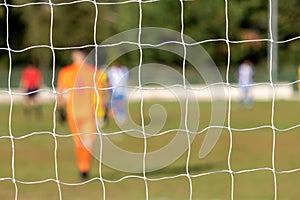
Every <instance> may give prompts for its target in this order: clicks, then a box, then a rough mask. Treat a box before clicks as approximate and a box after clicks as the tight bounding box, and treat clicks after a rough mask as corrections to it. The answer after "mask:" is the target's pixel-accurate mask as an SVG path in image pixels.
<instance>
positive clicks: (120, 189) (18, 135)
mask: <svg viewBox="0 0 300 200" xmlns="http://www.w3.org/2000/svg"><path fill="white" fill-rule="evenodd" d="M153 103H154V102H145V106H144V110H145V123H146V124H147V123H148V122H149V118H148V116H147V115H146V113H147V112H146V111H147V109H148V108H149V107H150V106H151V105H152V104H153ZM155 103H157V102H155ZM160 104H161V105H163V106H164V108H165V109H166V111H167V113H168V114H169V115H168V118H167V121H166V124H165V126H164V128H163V131H164V130H168V129H173V128H176V126H177V124H178V120H179V118H178V115H177V113H178V112H180V110H179V109H178V104H177V103H172V102H169V103H166V102H160ZM199 106H200V112H201V122H200V127H199V130H201V129H203V128H205V127H207V126H209V121H210V106H211V105H210V103H209V102H201V103H199ZM130 107H131V108H130V109H131V116H132V118H133V120H134V121H135V122H136V123H137V124H140V123H141V122H140V121H141V117H140V105H139V103H133V104H131V106H130ZM53 109H54V104H49V105H43V116H42V117H38V118H37V117H36V116H35V115H34V113H32V114H31V115H28V116H25V115H24V113H23V107H22V105H20V104H14V105H13V106H12V112H11V115H10V105H1V106H0V113H1V115H0V136H1V138H0V199H15V195H16V194H17V197H18V199H20V200H27V199H28V200H29V199H30V200H31V199H46V200H48V199H49V200H50V199H51V200H52V199H59V198H60V196H59V194H61V195H62V196H61V197H62V199H72V200H74V199H102V198H103V197H104V196H105V197H106V199H146V195H148V197H149V199H188V198H189V197H190V195H192V198H193V199H230V198H231V195H232V194H233V197H234V199H274V197H275V194H276V195H277V198H278V199H297V197H299V196H300V190H299V189H298V186H299V184H300V171H297V170H295V169H299V168H300V159H299V155H300V148H299V146H300V134H299V132H300V127H298V124H300V118H299V113H300V103H299V102H296V101H291V102H290V101H278V102H275V104H274V110H273V112H272V102H255V105H254V107H253V108H252V109H245V108H243V107H241V106H240V105H239V104H237V103H235V102H232V104H231V110H230V112H229V115H228V113H227V115H226V119H225V124H224V126H225V128H224V129H222V134H221V137H220V139H219V140H218V142H217V144H216V146H215V147H214V149H213V151H212V152H211V153H210V154H209V155H208V156H206V157H205V158H204V159H199V158H198V152H199V149H200V146H201V144H202V142H203V139H204V136H205V132H204V133H202V134H199V135H196V137H195V140H194V141H193V143H192V144H191V148H190V150H191V151H190V155H189V157H188V152H185V153H184V154H183V155H182V156H181V157H180V158H179V159H178V160H176V161H175V162H174V163H172V164H171V165H169V166H167V167H165V168H163V169H160V170H157V171H154V172H149V173H146V174H145V176H146V177H147V181H145V180H144V177H143V176H144V174H130V173H125V172H120V171H117V170H115V169H112V168H109V167H107V166H105V165H101V167H102V171H101V174H102V178H103V180H104V182H103V183H104V185H103V184H102V182H101V181H100V180H97V179H95V180H93V181H89V182H85V183H82V182H81V181H80V179H79V174H78V169H77V166H76V162H75V157H74V152H73V141H72V138H71V137H56V138H54V136H53V135H52V134H51V133H53V132H54V131H55V132H56V133H57V134H60V135H62V136H64V135H67V134H68V133H69V132H68V126H67V124H60V123H59V122H54V121H53ZM10 116H11V118H10ZM10 119H11V120H10ZM229 127H230V128H229ZM272 127H273V128H274V127H275V128H276V130H273V129H272ZM118 130H119V128H118V127H117V126H116V124H115V123H114V122H113V120H110V123H109V125H108V126H107V127H105V129H104V131H105V132H107V133H109V132H114V131H118ZM35 133H39V134H35ZM10 134H12V135H13V136H14V137H15V139H14V140H13V145H14V146H13V148H12V142H11V139H10V138H9V137H3V136H9V135H10ZM173 134H174V133H172V132H170V133H168V134H165V135H163V136H159V137H154V138H151V139H149V141H147V147H148V148H149V151H151V150H152V149H153V150H154V149H158V148H160V147H162V146H164V145H165V144H167V143H168V142H169V141H170V140H171V139H172V138H173V136H174V135H173ZM119 137H120V135H119ZM111 139H112V141H114V142H115V143H116V144H117V145H118V146H120V147H122V148H124V149H127V150H128V151H133V152H143V145H144V143H143V140H142V139H137V138H131V137H129V136H128V135H127V136H122V139H120V138H118V135H115V136H112V137H111ZM273 142H274V143H273ZM56 144H57V154H55V146H56ZM273 144H274V145H275V150H274V157H272V155H273ZM230 150H231V151H230ZM13 156H14V162H12V158H13ZM55 156H56V159H55ZM188 158H189V159H188ZM55 163H57V174H58V178H59V181H60V184H59V186H60V187H58V184H57V183H56V182H55V181H53V179H56V177H55V176H56V173H55V171H56V168H55V166H56V165H55ZM272 169H275V170H276V176H274V173H273V171H272ZM187 172H188V175H187ZM230 172H231V173H230ZM13 173H14V176H15V177H14V178H15V179H16V184H14V183H13V181H12V180H11V179H12V176H13ZM97 177H98V178H99V161H98V160H97V159H94V160H93V166H92V170H91V176H90V178H91V179H93V178H97ZM275 183H276V184H275ZM146 188H147V189H146ZM59 190H60V191H61V192H59ZM146 191H148V192H146Z"/></svg>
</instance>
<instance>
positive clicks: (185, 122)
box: [179, 0, 193, 199]
mask: <svg viewBox="0 0 300 200" xmlns="http://www.w3.org/2000/svg"><path fill="white" fill-rule="evenodd" d="M179 1H180V22H181V30H180V36H181V43H182V47H183V60H182V81H183V88H184V90H185V94H186V96H185V114H184V126H185V132H186V135H187V142H188V149H187V158H186V165H185V171H186V176H187V178H188V181H189V189H190V191H189V199H192V197H193V183H192V179H191V176H190V173H189V162H190V156H191V139H190V135H189V128H188V107H189V98H188V94H187V87H186V76H185V70H186V54H187V52H186V44H185V41H184V3H183V0H179Z"/></svg>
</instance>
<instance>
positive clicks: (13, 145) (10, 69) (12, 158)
mask: <svg viewBox="0 0 300 200" xmlns="http://www.w3.org/2000/svg"><path fill="white" fill-rule="evenodd" d="M4 6H5V9H6V46H7V49H8V57H9V69H8V83H7V84H8V94H9V96H10V108H9V119H8V132H9V136H10V141H11V151H12V152H11V176H12V182H13V184H14V187H15V200H17V199H18V185H17V183H16V177H15V141H14V136H13V133H12V128H11V122H12V109H13V103H14V101H13V95H12V92H11V71H12V57H11V48H10V45H9V21H8V18H9V7H8V5H7V4H6V0H4Z"/></svg>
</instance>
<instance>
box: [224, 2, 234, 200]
mask: <svg viewBox="0 0 300 200" xmlns="http://www.w3.org/2000/svg"><path fill="white" fill-rule="evenodd" d="M225 37H226V45H227V54H228V56H227V67H226V86H227V92H228V115H227V130H228V132H229V150H228V157H227V166H228V171H229V173H230V178H231V186H230V187H231V190H230V198H231V199H233V198H234V175H233V172H232V169H231V153H232V144H233V135H232V130H231V89H230V83H229V70H230V57H231V51H230V40H229V20H228V1H227V0H225Z"/></svg>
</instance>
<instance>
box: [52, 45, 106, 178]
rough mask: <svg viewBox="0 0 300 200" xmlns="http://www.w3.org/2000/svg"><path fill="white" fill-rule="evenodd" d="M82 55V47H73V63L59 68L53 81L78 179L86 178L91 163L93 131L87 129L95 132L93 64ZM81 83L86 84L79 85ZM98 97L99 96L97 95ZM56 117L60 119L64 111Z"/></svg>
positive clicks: (99, 106) (94, 136) (94, 137)
mask: <svg viewBox="0 0 300 200" xmlns="http://www.w3.org/2000/svg"><path fill="white" fill-rule="evenodd" d="M85 57H86V54H85V53H84V52H83V51H80V50H74V51H73V52H72V61H73V63H72V64H70V65H68V66H65V67H63V68H62V69H61V70H60V72H59V74H58V81H57V87H58V91H59V92H60V93H61V94H60V95H58V110H59V113H64V111H63V109H64V107H65V105H66V119H67V121H68V124H69V127H70V131H71V133H72V134H74V136H73V139H74V142H75V155H76V159H77V163H78V167H79V171H80V174H81V178H82V180H86V179H87V178H88V172H89V170H90V167H91V161H92V160H91V158H92V155H91V151H92V148H93V144H94V141H95V139H96V135H95V134H91V133H96V132H97V127H96V121H95V104H94V102H93V101H94V99H95V96H96V92H95V90H94V88H93V86H94V72H95V68H94V67H92V66H90V65H88V64H86V63H85V61H84V60H85ZM85 86H88V87H89V88H82V87H85ZM70 88H79V89H77V90H72V89H70ZM68 90H69V91H68ZM98 99H101V96H100V95H99V98H98ZM98 102H100V100H98ZM101 108H102V104H99V105H98V110H99V109H101ZM97 112H98V111H97ZM59 115H61V114H59ZM59 119H60V120H64V114H62V116H60V118H59Z"/></svg>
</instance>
